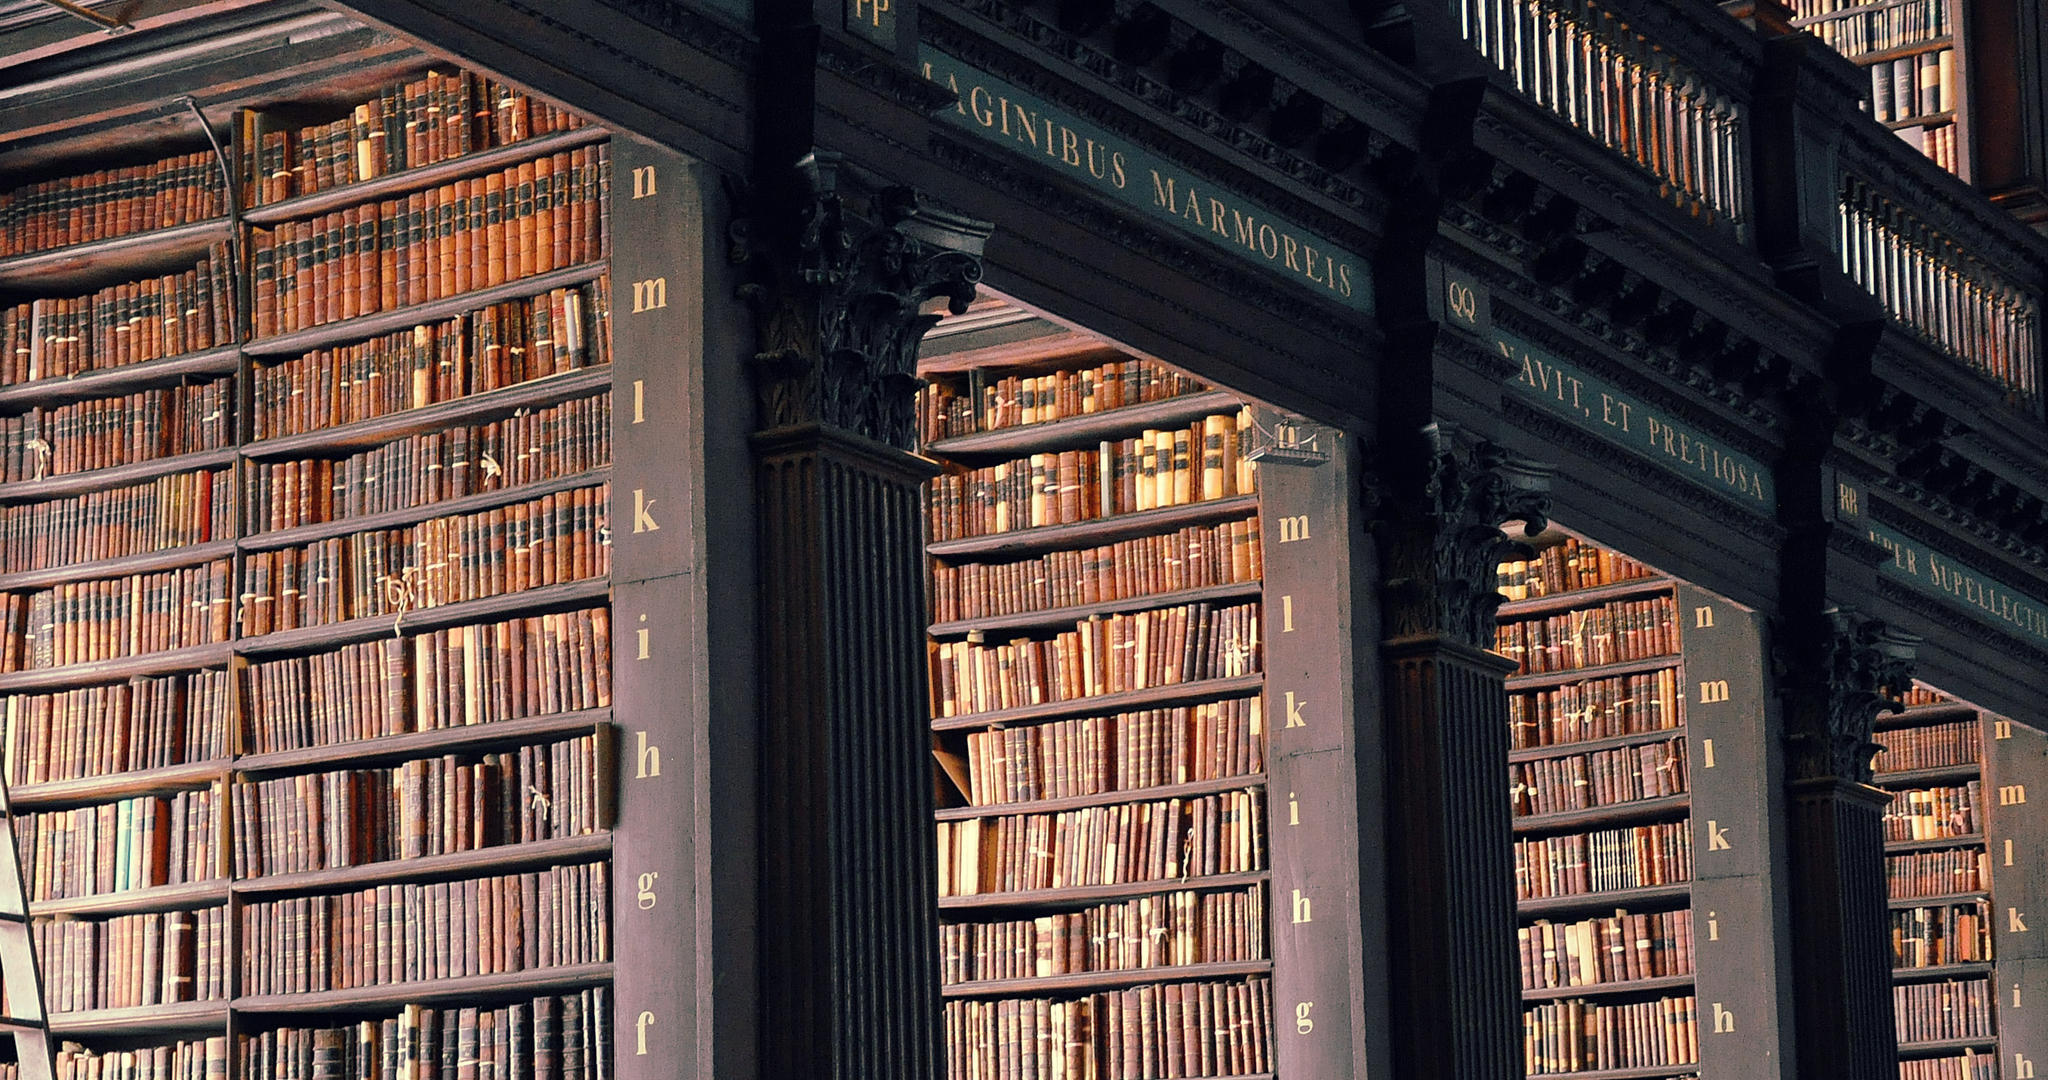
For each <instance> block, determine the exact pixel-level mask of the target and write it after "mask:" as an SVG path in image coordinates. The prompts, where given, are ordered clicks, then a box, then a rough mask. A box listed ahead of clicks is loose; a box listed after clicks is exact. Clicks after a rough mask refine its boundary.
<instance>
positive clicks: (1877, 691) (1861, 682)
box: [1776, 608, 1920, 784]
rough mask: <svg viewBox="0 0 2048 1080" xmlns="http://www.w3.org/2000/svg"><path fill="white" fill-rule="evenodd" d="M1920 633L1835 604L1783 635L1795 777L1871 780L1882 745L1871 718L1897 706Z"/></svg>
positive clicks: (1783, 681) (1781, 665)
mask: <svg viewBox="0 0 2048 1080" xmlns="http://www.w3.org/2000/svg"><path fill="white" fill-rule="evenodd" d="M1919 641H1920V639H1919V638H1918V637H1915V636H1914V635H1912V634H1908V633H1906V632H1905V631H1902V630H1894V629H1892V628H1891V627H1888V626H1886V625H1885V624H1884V623H1882V622H1879V621H1878V620H1876V619H1869V618H1865V617H1863V616H1861V615H1857V614H1855V613H1854V612H1850V611H1844V610H1842V609H1839V608H1831V609H1829V610H1827V611H1824V612H1822V613H1821V614H1820V616H1819V617H1818V618H1816V619H1812V620H1807V621H1806V624H1805V625H1804V626H1790V625H1788V626H1787V627H1786V628H1785V629H1784V630H1783V632H1781V633H1780V634H1779V635H1778V642H1777V650H1776V651H1777V668H1778V679H1779V687H1780V693H1781V694H1782V695H1783V696H1784V698H1785V741H1786V743H1787V744H1788V745H1789V747H1790V750H1791V758H1790V766H1791V774H1792V778H1793V779H1795V780H1850V781H1854V782H1857V783H1865V784H1867V783H1869V782H1870V761H1871V757H1872V755H1874V754H1876V753H1877V750H1878V746H1877V744H1876V743H1875V742H1873V741H1871V725H1873V724H1875V723H1876V722H1877V716H1878V714H1879V713H1881V712H1898V711H1899V710H1900V709H1902V708H1903V707H1904V706H1902V705H1901V704H1900V703H1899V701H1898V700H1897V693H1898V691H1900V690H1902V689H1903V688H1904V687H1905V686H1906V684H1907V682H1908V680H1910V679H1911V678H1912V669H1913V660H1914V646H1916V645H1918V644H1919Z"/></svg>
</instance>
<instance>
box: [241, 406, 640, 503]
mask: <svg viewBox="0 0 2048 1080" xmlns="http://www.w3.org/2000/svg"><path fill="white" fill-rule="evenodd" d="M611 404H612V399H611V394H610V393H604V394H599V395H597V396H595V397H588V398H578V399H576V400H573V401H565V402H562V403H561V404H559V405H550V406H547V407H546V408H542V409H536V410H534V411H532V412H522V413H520V414H518V415H515V416H509V417H506V418H505V419H502V420H493V421H490V422H489V423H484V424H465V425H459V426H456V427H452V428H444V429H441V430H437V431H430V432H423V433H420V434H417V435H409V436H407V437H405V438H403V439H398V440H395V441H392V442H388V443H384V444H382V445H380V446H376V447H372V448H370V449H368V450H363V451H359V452H357V453H354V454H350V455H349V456H347V457H344V458H339V459H336V458H307V459H302V460H297V461H283V462H260V461H258V462H250V463H249V464H248V465H247V466H246V467H245V468H244V469H243V472H242V475H243V482H244V484H245V487H244V492H245V494H244V505H245V507H246V511H245V512H246V517H245V519H244V523H243V527H244V530H245V531H246V532H248V533H260V532H265V531H274V530H278V529H289V528H294V527H297V526H300V525H313V524H319V523H322V522H328V521H340V520H343V519H346V518H353V517H362V516H364V515H368V514H382V513H387V512H390V511H396V510H405V509H410V508H412V507H416V506H426V505H430V504H433V503H438V502H441V501H442V500H445V499H457V498H462V497H464V496H467V495H478V494H482V493H484V492H487V491H503V490H505V489H507V488H517V487H521V486H524V485H526V484H532V483H537V482H540V481H544V480H553V479H556V478H559V477H566V476H574V475H577V474H579V473H583V472H588V471H589V470H592V469H598V468H603V467H604V466H607V465H610V464H611V460H612V452H611V419H612V410H611Z"/></svg>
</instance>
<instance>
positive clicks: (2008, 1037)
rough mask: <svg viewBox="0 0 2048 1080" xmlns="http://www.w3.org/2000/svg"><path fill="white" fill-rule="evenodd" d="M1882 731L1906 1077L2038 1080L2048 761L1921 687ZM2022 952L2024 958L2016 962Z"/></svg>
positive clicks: (2030, 743)
mask: <svg viewBox="0 0 2048 1080" xmlns="http://www.w3.org/2000/svg"><path fill="white" fill-rule="evenodd" d="M1906 704H1907V708H1906V710H1905V712H1903V713H1900V714H1898V715H1896V716H1893V717H1890V718H1887V719H1884V720H1882V721H1880V724H1879V731H1878V734H1877V742H1878V743H1879V745H1881V746H1882V747H1884V749H1883V750H1882V751H1881V752H1880V753H1879V754H1878V757H1877V761H1876V770H1877V782H1878V783H1879V784H1881V785H1882V786H1884V787H1885V788H1887V789H1889V790H1890V791H1891V792H1892V793H1893V797H1892V805H1891V808H1890V809H1889V810H1888V811H1887V813H1886V817H1885V863H1886V870H1887V874H1886V877H1887V881H1888V885H1889V891H1890V903H1891V909H1892V920H1893V922H1892V945H1893V971H1894V979H1895V980H1896V982H1897V985H1896V987H1895V989H1894V991H1893V995H1894V1007H1895V1019H1896V1021H1897V1024H1898V1035H1899V1053H1900V1057H1901V1058H1902V1059H1903V1060H1902V1063H1901V1067H1900V1075H1901V1076H1902V1077H1904V1078H1905V1080H1933V1078H1939V1080H1949V1078H1960V1080H1995V1078H1997V1077H2000V1076H2007V1077H2014V1076H2026V1075H2029V1074H2031V1073H2032V1072H2033V1071H2034V1070H2035V1068H2036V1067H2037V1066H2036V1065H2035V1063H2036V1062H2038V1061H2040V1060H2041V1053H2042V1047H2041V1042H2042V1039H2043V1037H2044V1036H2043V1034H2042V1032H2041V1030H2040V1027H2041V1025H2040V1022H2039V1021H2038V1020H2037V1019H2035V1017H2034V1015H2033V1013H2032V1012H2031V1009H2032V1005H2033V999H2034V998H2035V997H2036V996H2037V995H2038V994H2039V993H2042V992H2048V991H2044V987H2043V986H2042V983H2041V979H2042V978H2043V975H2044V972H2043V970H2042V969H2043V964H2042V960H2041V957H2042V953H2043V950H2042V949H2041V947H2040V946H2039V945H2037V944H2035V942H2036V940H2037V937H2038V935H2036V934H2035V933H2034V932H2033V929H2032V927H2031V926H2029V925H2028V916H2029V913H2030V912H2032V911H2033V910H2035V906H2036V903H2037V901H2038V900H2039V899H2040V898H2041V894H2042V886H2041V885H2040V883H2039V882H2038V881H2036V880H2034V879H2035V878H2036V877H2037V876H2038V875H2032V874H2028V873H2026V872H2025V868H2026V867H2029V866H2033V865H2038V859H2039V856H2040V853H2041V851H2042V848H2043V839H2044V838H2043V834H2042V831H2041V827H2040V825H2039V824H2038V823H2037V822H2036V820H2035V819H2036V814H2035V812H2034V811H2033V810H2032V808H2031V803H2030V802H2029V800H2028V795H2029V789H2030V788H2031V789H2032V790H2035V791H2038V790H2040V785H2041V784H2042V783H2043V782H2048V776H2044V764H2048V756H2044V752H2043V751H2044V749H2048V739H2044V738H2043V737H2042V736H2041V734H2040V733H2039V732H2037V731H2034V730H2032V729H2029V728H2025V727H2023V726H2020V725H2017V724H2015V723H2013V722H2012V721H2011V720H2008V719H2005V718H2004V717H2000V716H1997V715H1994V714H1991V713H1986V712H1982V711H1980V710H1978V709H1976V708H1974V707H1972V706H1970V705H1968V704H1965V703H1963V702H1960V701H1957V700H1955V699H1953V698H1950V697H1948V696H1947V695H1945V694H1942V693H1940V692H1939V691H1936V690H1933V689H1932V688H1929V687H1925V686H1918V687H1915V689H1914V690H1913V692H1912V694H1911V695H1909V697H1908V699H1907V702H1906ZM2008 954H2010V955H2008Z"/></svg>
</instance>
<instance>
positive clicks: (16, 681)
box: [0, 641, 234, 693]
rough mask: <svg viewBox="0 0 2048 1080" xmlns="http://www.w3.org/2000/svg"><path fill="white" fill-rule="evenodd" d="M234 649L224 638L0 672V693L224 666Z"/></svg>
mask: <svg viewBox="0 0 2048 1080" xmlns="http://www.w3.org/2000/svg"><path fill="white" fill-rule="evenodd" d="M233 650H234V646H232V645H231V644H229V643H227V642H224V641H223V642H220V643H218V644H213V645H192V646H188V647H186V648H183V649H165V650H164V651H162V652H153V653H143V654H142V655H141V656H124V657H122V658H121V659H119V660H94V661H92V662H91V663H88V664H66V665H64V666H63V667H52V668H34V669H31V670H29V671H10V672H8V673H7V674H5V675H0V693H15V692H18V691H22V690H58V689H66V688H69V687H73V686H91V685H93V684H95V683H106V682H120V681H122V680H124V679H130V678H133V677H135V676H137V675H168V674H170V673H171V672H174V671H197V670H199V669H201V668H210V667H221V666H223V665H225V664H226V663H227V662H228V658H229V657H230V656H232V655H233Z"/></svg>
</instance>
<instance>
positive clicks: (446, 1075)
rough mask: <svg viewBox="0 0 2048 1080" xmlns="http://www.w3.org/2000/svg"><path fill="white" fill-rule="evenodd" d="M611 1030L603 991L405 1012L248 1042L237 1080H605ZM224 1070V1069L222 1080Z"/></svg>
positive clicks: (285, 1030)
mask: <svg viewBox="0 0 2048 1080" xmlns="http://www.w3.org/2000/svg"><path fill="white" fill-rule="evenodd" d="M612 1022H613V1021H612V996H611V990H610V988H609V987H603V986H597V987H592V988H590V989H588V990H583V991H579V992H577V993H569V994H560V995H542V996H539V997H534V998H532V999H530V1000H521V1001H517V1002H513V1003H510V1004H504V1005H498V1006H495V1007H493V1006H488V1005H484V1006H463V1007H450V1008H434V1007H432V1006H422V1005H406V1006H404V1007H402V1008H401V1009H399V1010H398V1014H397V1015H396V1016H389V1017H384V1018H382V1019H378V1020H359V1021H356V1022H354V1023H350V1024H346V1025H342V1026H337V1027H278V1028H272V1029H269V1030H266V1031H262V1032H258V1033H256V1034H253V1035H251V1034H244V1035H242V1036H241V1037H240V1039H239V1042H238V1044H237V1047H238V1048H237V1051H236V1055H237V1056H236V1061H235V1075H236V1076H238V1077H242V1078H244V1080H603V1078H605V1077H608V1076H611V1075H612ZM225 1069H226V1065H225V1063H223V1065H222V1066H221V1070H219V1071H217V1072H216V1073H215V1074H214V1075H216V1076H218V1075H221V1073H222V1072H224V1071H225ZM60 1080H61V1078H60ZM107 1080H112V1078H107ZM138 1080H143V1078H138ZM174 1080H188V1078H185V1077H177V1078H174Z"/></svg>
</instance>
